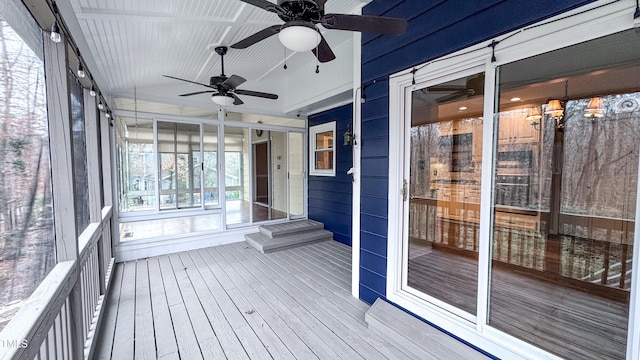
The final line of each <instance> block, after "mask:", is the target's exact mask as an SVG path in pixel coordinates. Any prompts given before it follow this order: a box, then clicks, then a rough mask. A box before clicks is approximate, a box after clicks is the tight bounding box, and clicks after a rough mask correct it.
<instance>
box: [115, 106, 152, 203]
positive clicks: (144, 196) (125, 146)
mask: <svg viewBox="0 0 640 360" xmlns="http://www.w3.org/2000/svg"><path fill="white" fill-rule="evenodd" d="M116 148H117V161H118V166H117V171H118V189H119V194H120V196H119V209H120V212H122V213H125V212H130V211H139V210H153V209H155V208H156V205H157V201H156V177H155V174H154V171H155V160H154V159H155V157H154V152H153V121H152V120H147V119H133V118H122V117H118V118H116Z"/></svg>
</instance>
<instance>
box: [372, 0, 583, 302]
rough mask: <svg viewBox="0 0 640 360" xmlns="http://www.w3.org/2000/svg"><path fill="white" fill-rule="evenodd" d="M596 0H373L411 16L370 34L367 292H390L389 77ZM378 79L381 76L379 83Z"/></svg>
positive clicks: (386, 10) (386, 12) (376, 7)
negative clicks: (386, 31)
mask: <svg viewBox="0 0 640 360" xmlns="http://www.w3.org/2000/svg"><path fill="white" fill-rule="evenodd" d="M589 2H592V1H591V0H527V1H525V0H482V1H469V0H446V1H445V0H437V1H436V0H429V1H425V0H388V1H377V0H374V1H372V2H371V3H370V4H369V5H367V6H366V7H365V8H364V9H363V13H364V14H367V15H383V16H395V17H401V18H405V19H407V20H408V21H409V27H408V29H407V32H406V33H405V34H403V35H402V36H399V37H395V36H377V35H370V34H363V37H362V81H363V83H364V84H366V88H365V96H366V102H365V103H364V104H363V105H362V143H361V144H362V172H361V173H362V195H361V261H360V298H361V299H362V300H364V301H366V302H367V303H370V304H371V303H373V302H374V301H375V300H376V298H378V297H385V295H386V267H383V266H381V264H383V263H384V264H386V259H387V240H388V239H387V230H388V226H387V221H388V214H387V209H388V199H387V194H388V192H387V191H388V186H389V183H388V169H389V162H390V161H396V160H395V159H389V158H388V157H389V136H388V130H389V82H388V76H389V75H391V74H393V73H395V72H398V71H400V70H404V69H408V68H411V67H414V66H417V65H420V64H422V63H424V62H427V61H429V60H433V59H436V58H438V57H441V56H444V55H446V54H450V53H452V52H455V51H457V50H460V49H464V48H466V47H468V46H471V45H474V44H478V43H481V42H484V41H487V42H489V41H490V40H491V39H493V38H495V37H496V36H498V35H501V34H505V33H507V32H510V31H513V30H516V29H518V28H521V27H524V26H526V25H529V24H532V23H534V22H537V21H540V20H543V19H545V18H549V17H551V16H554V15H557V14H560V13H563V12H565V11H568V10H570V9H573V8H576V7H578V6H581V5H584V4H587V3H589ZM374 80H375V82H374Z"/></svg>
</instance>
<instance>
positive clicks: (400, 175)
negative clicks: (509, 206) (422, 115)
mask: <svg viewBox="0 0 640 360" xmlns="http://www.w3.org/2000/svg"><path fill="white" fill-rule="evenodd" d="M598 6H602V4H600V2H596V3H592V4H589V5H585V6H583V7H580V8H577V9H574V10H571V11H569V12H565V13H563V14H561V15H558V16H556V17H554V18H551V19H549V20H545V21H543V22H541V23H540V24H544V25H540V26H536V25H534V26H531V27H527V28H525V29H521V30H516V31H514V32H512V33H510V34H505V35H504V36H501V37H499V38H497V39H496V40H500V39H506V38H508V39H507V40H505V41H503V42H501V43H500V45H498V46H497V47H496V49H495V56H496V58H497V61H496V62H493V63H492V62H491V55H492V54H491V49H490V48H487V43H488V42H484V43H480V44H478V45H475V46H471V47H469V48H466V49H463V50H461V51H459V52H457V53H454V54H450V55H447V56H445V57H443V58H442V59H437V60H435V61H431V62H430V63H427V64H423V65H418V66H416V67H415V68H417V69H419V70H418V71H417V72H416V73H415V83H416V85H414V84H413V79H414V75H413V73H412V70H413V68H410V69H406V70H404V71H401V72H399V73H396V74H393V75H391V76H390V78H389V124H390V126H389V158H390V159H402V158H403V157H404V154H405V147H406V146H407V145H406V144H405V143H404V134H405V132H406V125H405V123H404V121H405V120H406V118H408V117H407V116H406V114H409V113H408V112H407V111H408V110H407V109H410V108H411V96H407V95H410V94H411V92H412V91H413V90H414V89H416V88H419V87H423V86H428V84H433V83H439V82H442V81H443V80H444V79H446V78H447V77H455V76H456V74H459V73H460V72H461V71H465V70H468V69H471V68H473V67H477V66H484V67H485V75H486V78H485V94H493V93H494V79H495V70H496V68H497V67H498V66H500V65H503V64H506V63H510V62H513V61H517V60H520V59H524V58H529V57H531V56H535V55H538V54H541V53H545V52H549V51H553V50H557V49H560V48H565V47H568V46H570V45H574V44H577V43H581V42H585V41H588V40H591V39H594V38H597V37H601V36H606V35H610V34H613V33H616V32H620V31H623V30H627V29H631V28H633V13H634V9H635V2H633V1H621V2H616V3H611V4H609V5H606V6H603V7H601V8H597V7H598ZM588 9H594V10H592V11H589V12H584V11H585V10H588ZM583 12H584V13H583ZM572 14H576V15H575V16H572V17H569V18H565V17H567V16H568V15H572ZM561 18H562V20H561V21H554V20H556V19H561ZM516 33H519V34H516ZM512 34H515V36H512V37H511V36H510V35H512ZM473 50H475V51H473ZM492 102H493V96H486V97H485V106H484V108H485V114H492V111H493V104H492ZM493 120H494V119H493V116H492V115H486V116H485V119H484V124H483V164H484V165H483V166H485V167H486V168H485V169H483V172H482V174H483V175H482V176H483V178H482V194H483V195H482V201H481V209H482V211H481V219H480V223H481V229H480V237H481V239H488V238H489V237H488V235H489V232H490V231H491V229H490V226H491V219H490V217H491V212H490V211H487V210H486V209H490V207H491V204H490V198H491V197H490V196H486V195H485V194H490V192H491V169H490V167H491V164H492V161H491V159H492V146H493V136H494V127H493ZM404 171H405V164H404V163H403V162H402V161H392V162H389V205H388V206H389V207H388V209H389V218H388V249H387V250H388V258H387V259H388V261H387V289H386V295H387V298H388V299H389V300H390V301H392V302H394V303H396V304H398V305H400V306H402V307H404V308H405V309H407V310H409V311H412V312H413V313H415V314H417V315H419V316H421V317H423V318H425V319H428V320H429V321H430V322H432V323H434V324H435V325H437V326H439V327H441V328H443V329H444V330H446V331H449V332H450V333H452V334H454V335H456V336H459V337H461V338H463V339H464V340H465V341H467V342H469V343H471V344H473V345H475V346H477V347H478V348H480V349H483V350H485V351H487V352H489V353H491V354H492V355H495V356H498V357H499V358H508V359H532V358H535V359H542V358H544V359H559V358H558V357H557V356H555V355H553V354H550V353H548V352H546V351H544V350H542V349H540V348H537V347H535V346H533V345H531V344H528V343H525V342H523V341H521V340H519V339H517V338H515V337H512V336H510V335H507V334H505V333H503V332H501V331H498V330H497V329H495V328H492V327H491V326H489V325H486V319H487V317H488V310H487V309H488V291H489V289H488V286H489V285H488V284H489V278H488V276H489V273H488V271H487V269H488V267H489V266H490V260H489V256H490V254H489V251H488V247H487V246H481V248H482V249H485V250H481V251H480V254H479V258H480V259H479V264H478V266H479V278H478V294H479V296H478V298H479V299H481V300H479V302H478V318H477V322H476V323H473V322H470V321H469V319H465V318H463V317H461V316H459V315H456V314H454V313H453V312H447V311H445V310H443V309H442V308H438V307H437V306H435V305H432V304H428V303H425V301H424V300H422V299H420V298H418V297H417V296H415V295H413V294H411V293H410V292H408V291H406V290H403V279H402V269H403V265H406V264H404V263H403V259H404V258H406V256H402V254H403V252H406V248H405V244H404V243H403V231H404V230H406V229H404V227H405V225H404V221H403V210H404V207H405V206H408V205H407V204H405V203H404V202H403V200H402V182H403V179H405V178H407V177H406V174H404ZM638 199H639V201H640V192H639V193H638ZM636 218H640V207H639V208H638V210H637V214H636ZM635 234H636V235H635V237H636V238H635V239H634V243H636V244H637V243H638V241H639V237H640V221H637V222H636V232H635ZM484 241H488V240H484ZM638 259H640V246H636V247H635V248H634V260H638ZM633 270H634V273H633V274H632V279H633V283H632V288H631V289H632V290H631V302H630V317H629V334H628V341H627V342H628V344H627V358H628V359H637V358H638V357H639V356H640V336H638V335H637V334H638V332H640V311H638V310H639V309H640V295H639V293H638V291H639V289H638V287H639V286H640V282H639V281H638V277H639V276H640V269H639V268H638V267H634V269H633Z"/></svg>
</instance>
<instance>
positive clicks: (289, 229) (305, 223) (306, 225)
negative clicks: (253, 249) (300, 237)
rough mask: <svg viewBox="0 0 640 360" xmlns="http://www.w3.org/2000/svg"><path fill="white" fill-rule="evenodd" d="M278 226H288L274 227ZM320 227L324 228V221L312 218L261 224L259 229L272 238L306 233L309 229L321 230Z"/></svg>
mask: <svg viewBox="0 0 640 360" xmlns="http://www.w3.org/2000/svg"><path fill="white" fill-rule="evenodd" d="M297 225H299V226H297ZM276 227H286V228H285V229H274V228H276ZM320 229H324V225H323V224H322V223H319V222H316V221H312V220H296V221H293V222H289V223H285V224H279V225H267V226H260V228H259V231H260V233H262V234H264V235H265V236H268V237H270V238H275V237H278V236H285V235H292V234H297V233H305V232H308V231H313V230H320Z"/></svg>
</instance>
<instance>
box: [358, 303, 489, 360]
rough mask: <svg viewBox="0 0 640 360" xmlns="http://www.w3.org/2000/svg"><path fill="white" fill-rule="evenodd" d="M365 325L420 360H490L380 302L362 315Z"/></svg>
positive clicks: (433, 328) (446, 335)
mask: <svg viewBox="0 0 640 360" xmlns="http://www.w3.org/2000/svg"><path fill="white" fill-rule="evenodd" d="M365 321H366V322H367V324H368V325H369V329H371V330H372V331H374V332H377V333H378V334H379V335H381V336H382V337H383V338H385V339H388V340H389V341H391V342H392V343H394V344H395V345H396V347H398V348H400V349H403V350H405V351H407V352H409V353H411V354H412V355H414V356H416V357H417V358H419V359H424V360H440V359H447V360H486V359H491V358H490V357H488V356H486V355H484V354H483V353H481V352H479V351H477V350H476V349H474V348H472V347H470V346H468V345H466V344H465V343H462V342H460V341H459V340H457V339H455V338H453V337H452V336H450V335H448V334H446V333H444V332H442V331H440V330H438V329H436V328H435V327H433V326H431V325H429V324H427V323H426V322H423V321H422V320H420V319H418V318H416V317H414V316H412V315H410V314H408V313H406V312H404V311H402V310H400V309H399V308H397V307H395V306H393V305H391V304H389V303H388V302H386V301H384V300H382V299H380V298H378V299H377V300H376V301H375V303H374V304H373V305H372V306H371V308H369V310H368V311H367V313H366V314H365Z"/></svg>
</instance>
